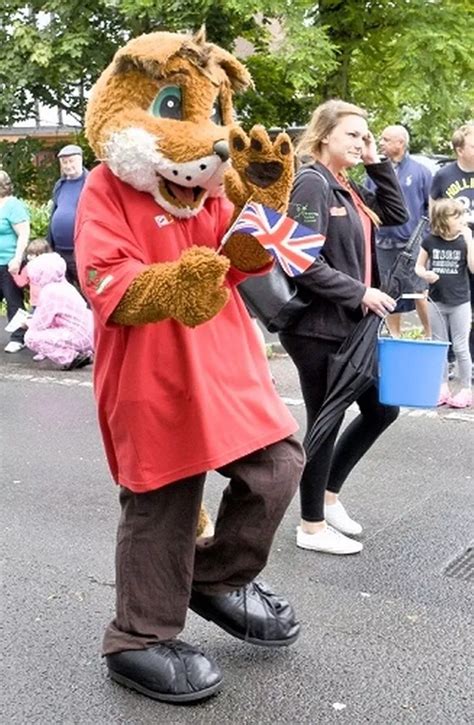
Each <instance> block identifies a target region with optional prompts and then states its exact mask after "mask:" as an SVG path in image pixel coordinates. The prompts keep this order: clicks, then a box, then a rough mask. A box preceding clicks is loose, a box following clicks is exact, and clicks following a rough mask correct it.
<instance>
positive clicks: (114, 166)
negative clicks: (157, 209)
mask: <svg viewBox="0 0 474 725" xmlns="http://www.w3.org/2000/svg"><path fill="white" fill-rule="evenodd" d="M104 150H105V157H104V159H103V161H104V162H105V163H106V164H107V166H108V167H109V168H110V170H111V171H112V173H113V174H115V176H118V178H119V179H121V180H122V181H124V182H125V183H126V184H130V186H133V187H134V188H135V189H138V191H147V192H149V193H150V194H154V193H155V192H156V185H157V179H156V174H155V170H154V169H155V166H156V165H157V164H158V163H159V161H160V159H161V155H160V154H159V153H158V152H157V150H156V138H155V137H154V136H152V135H151V134H150V133H148V132H147V131H145V130H144V129H142V128H125V129H123V130H122V131H116V132H115V133H113V134H111V136H110V138H109V140H108V141H107V142H106V143H105V144H104Z"/></svg>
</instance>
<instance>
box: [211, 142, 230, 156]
mask: <svg viewBox="0 0 474 725" xmlns="http://www.w3.org/2000/svg"><path fill="white" fill-rule="evenodd" d="M213 148H214V153H215V154H217V155H218V157H219V158H220V160H221V161H227V159H228V158H229V144H228V143H227V141H223V140H221V141H216V143H215V144H214V147H213Z"/></svg>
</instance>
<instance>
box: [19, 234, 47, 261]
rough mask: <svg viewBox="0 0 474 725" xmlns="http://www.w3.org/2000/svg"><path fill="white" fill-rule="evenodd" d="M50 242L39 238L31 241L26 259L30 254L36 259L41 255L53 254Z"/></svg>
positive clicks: (26, 250)
mask: <svg viewBox="0 0 474 725" xmlns="http://www.w3.org/2000/svg"><path fill="white" fill-rule="evenodd" d="M52 251H53V250H52V249H51V247H50V245H49V243H48V240H47V239H43V238H42V237H38V238H37V239H31V240H30V241H29V242H28V244H27V245H26V248H25V257H26V256H27V255H28V254H32V255H34V256H35V257H39V255H40V254H47V253H48V252H52Z"/></svg>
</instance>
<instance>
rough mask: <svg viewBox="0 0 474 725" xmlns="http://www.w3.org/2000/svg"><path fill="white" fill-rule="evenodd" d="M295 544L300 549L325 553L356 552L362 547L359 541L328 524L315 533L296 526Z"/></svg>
mask: <svg viewBox="0 0 474 725" xmlns="http://www.w3.org/2000/svg"><path fill="white" fill-rule="evenodd" d="M296 546H299V547H300V549H311V550H312V551H323V552H325V553H326V554H358V553H359V551H362V548H363V547H362V544H361V542H360V541H354V539H349V538H348V537H347V536H344V534H341V533H339V531H336V530H335V529H332V528H331V527H330V526H327V527H326V528H325V529H321V531H318V532H317V533H316V534H306V533H305V532H304V531H303V529H302V528H301V526H298V527H297V529H296Z"/></svg>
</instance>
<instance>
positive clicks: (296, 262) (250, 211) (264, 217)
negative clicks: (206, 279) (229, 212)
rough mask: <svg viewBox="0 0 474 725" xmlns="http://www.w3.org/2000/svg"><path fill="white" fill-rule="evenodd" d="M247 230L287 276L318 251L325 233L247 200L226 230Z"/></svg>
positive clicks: (305, 266)
mask: <svg viewBox="0 0 474 725" xmlns="http://www.w3.org/2000/svg"><path fill="white" fill-rule="evenodd" d="M234 232H240V233H242V234H250V235H252V236H253V237H254V238H255V239H257V240H258V241H259V242H260V244H261V245H262V246H263V247H264V248H265V249H266V250H267V252H270V254H272V255H273V256H274V257H275V259H276V260H277V262H278V263H279V264H280V265H281V266H282V267H283V269H284V271H285V272H286V274H287V275H289V276H290V277H296V276H297V275H299V274H302V272H304V271H305V270H307V269H308V267H310V266H311V265H312V264H313V262H314V260H315V259H316V257H317V256H318V255H319V253H320V252H321V249H322V247H323V244H324V242H325V237H324V236H323V235H322V234H318V233H316V232H313V230H312V229H308V227H305V226H303V225H302V224H298V222H295V221H294V220H293V219H290V217H288V216H285V215H284V214H279V213H278V212H276V211H274V210H273V209H269V208H268V207H266V206H264V205H263V204H257V203H256V202H253V201H250V202H248V203H247V204H246V205H245V206H244V208H243V209H242V211H241V213H240V214H239V216H238V217H237V219H236V220H235V222H234V224H233V225H232V227H231V229H229V231H228V233H227V234H226V239H225V240H224V243H225V241H226V240H227V239H228V238H229V237H230V236H231V234H232V233H234Z"/></svg>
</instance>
